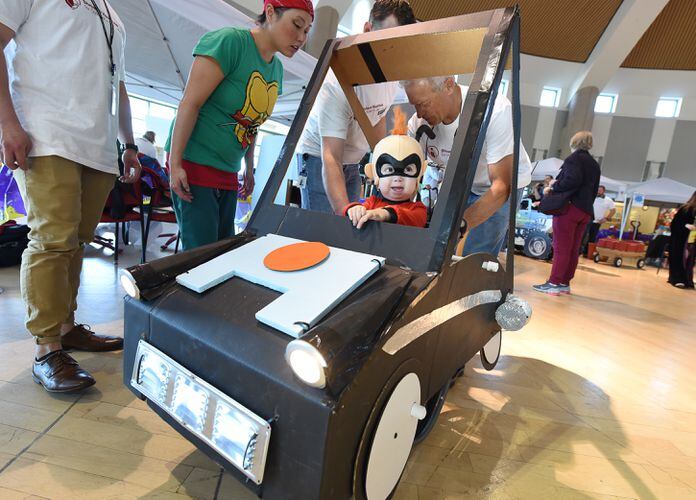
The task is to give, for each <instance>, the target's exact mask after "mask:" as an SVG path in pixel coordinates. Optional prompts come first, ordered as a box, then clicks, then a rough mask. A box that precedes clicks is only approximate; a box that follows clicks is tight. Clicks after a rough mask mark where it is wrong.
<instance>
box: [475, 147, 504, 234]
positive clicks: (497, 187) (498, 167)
mask: <svg viewBox="0 0 696 500" xmlns="http://www.w3.org/2000/svg"><path fill="white" fill-rule="evenodd" d="M512 160H513V157H512V155H508V156H506V157H504V158H503V159H502V160H500V161H499V162H497V163H493V164H490V165H488V177H489V178H490V180H491V187H490V189H489V190H488V191H486V192H485V193H484V194H483V196H481V197H480V198H479V199H478V200H476V202H475V203H474V204H473V205H471V206H470V207H469V208H467V209H466V211H465V212H464V220H465V221H466V224H467V229H468V230H471V229H473V228H475V227H476V226H478V225H480V224H482V223H483V222H485V221H486V220H487V219H488V218H489V217H490V216H491V215H493V214H494V213H495V212H496V211H497V210H498V209H499V208H500V207H502V206H503V205H504V204H505V202H506V201H507V199H508V198H509V197H510V192H511V186H512V171H513V168H512V166H513V161H512Z"/></svg>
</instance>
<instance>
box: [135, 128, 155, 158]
mask: <svg viewBox="0 0 696 500" xmlns="http://www.w3.org/2000/svg"><path fill="white" fill-rule="evenodd" d="M135 145H136V146H138V153H142V154H144V155H145V156H149V157H150V158H153V159H155V160H158V158H157V149H156V148H155V133H154V132H153V131H152V130H148V131H147V132H145V133H144V134H143V136H142V137H138V138H137V139H135Z"/></svg>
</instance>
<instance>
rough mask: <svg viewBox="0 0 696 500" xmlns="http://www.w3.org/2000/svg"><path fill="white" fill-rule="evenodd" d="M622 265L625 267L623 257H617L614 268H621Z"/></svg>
mask: <svg viewBox="0 0 696 500" xmlns="http://www.w3.org/2000/svg"><path fill="white" fill-rule="evenodd" d="M622 265H623V259H622V258H621V257H617V258H615V259H614V266H616V267H621V266H622Z"/></svg>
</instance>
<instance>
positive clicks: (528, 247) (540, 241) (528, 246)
mask: <svg viewBox="0 0 696 500" xmlns="http://www.w3.org/2000/svg"><path fill="white" fill-rule="evenodd" d="M523 252H524V254H525V255H526V256H527V257H530V258H532V259H539V260H546V259H548V258H549V256H550V255H551V238H550V237H549V235H548V234H545V233H541V232H539V231H535V232H532V233H529V234H528V235H527V237H526V238H525V239H524V249H523Z"/></svg>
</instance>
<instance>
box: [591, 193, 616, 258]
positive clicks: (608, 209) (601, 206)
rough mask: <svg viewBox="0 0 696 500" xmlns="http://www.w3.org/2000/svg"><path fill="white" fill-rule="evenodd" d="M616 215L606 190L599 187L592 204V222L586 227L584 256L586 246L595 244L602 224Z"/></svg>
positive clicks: (612, 202) (613, 204)
mask: <svg viewBox="0 0 696 500" xmlns="http://www.w3.org/2000/svg"><path fill="white" fill-rule="evenodd" d="M615 213H616V203H614V200H612V199H611V198H609V197H608V196H607V195H606V188H605V187H604V186H601V185H600V186H599V188H598V189H597V197H596V198H595V200H594V203H593V204H592V214H593V216H594V218H593V220H592V222H591V223H590V224H588V225H587V240H586V242H585V252H583V253H585V254H587V244H588V243H596V242H597V233H599V229H600V228H601V226H602V224H604V223H605V222H607V221H608V220H611V219H612V217H614V214H615Z"/></svg>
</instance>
